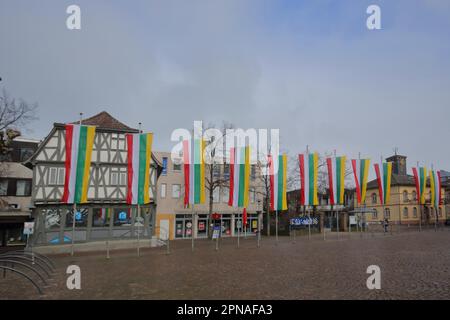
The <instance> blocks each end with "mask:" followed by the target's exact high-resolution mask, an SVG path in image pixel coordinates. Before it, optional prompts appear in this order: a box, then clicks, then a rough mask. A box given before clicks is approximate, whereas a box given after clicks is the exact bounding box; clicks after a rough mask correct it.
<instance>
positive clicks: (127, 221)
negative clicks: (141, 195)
mask: <svg viewBox="0 0 450 320" xmlns="http://www.w3.org/2000/svg"><path fill="white" fill-rule="evenodd" d="M131 217H132V208H114V226H129V225H131Z"/></svg>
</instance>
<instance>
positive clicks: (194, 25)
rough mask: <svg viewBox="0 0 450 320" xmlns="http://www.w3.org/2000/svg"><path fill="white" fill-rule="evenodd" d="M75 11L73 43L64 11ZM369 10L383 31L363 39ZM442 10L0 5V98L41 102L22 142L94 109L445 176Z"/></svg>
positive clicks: (414, 6) (266, 3)
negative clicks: (231, 129)
mask: <svg viewBox="0 0 450 320" xmlns="http://www.w3.org/2000/svg"><path fill="white" fill-rule="evenodd" d="M71 4H77V5H79V6H80V7H81V10H82V17H81V21H82V22H81V23H82V24H81V27H82V29H81V30H79V31H71V30H68V29H67V28H66V18H67V16H68V15H67V14H66V8H67V6H69V5H71ZM370 4H378V5H379V6H380V7H381V19H382V30H375V31H370V30H368V29H367V28H366V19H367V17H368V15H367V14H366V8H367V7H368V6H369V5H370ZM449 39H450V1H446V0H442V1H440V0H421V1H420V0H417V1H413V0H403V1H401V0H397V1H376V0H371V1H364V0H361V1H353V0H348V1H337V0H336V1H331V0H321V1H318V0H314V1H313V0H310V1H280V0H272V1H270V0H221V1H219V0H216V1H215V0H204V1H194V0H189V1H187V0H179V1H171V0H158V1H149V0H145V1H113V0H108V1H100V0H95V1H92V0H89V1H81V0H77V1H75V0H73V1H61V0H58V1H56V0H55V1H45V0H40V1H21V0H0V77H2V78H3V81H2V82H0V88H2V87H4V88H6V89H7V91H8V92H9V93H10V94H11V95H12V96H15V97H21V98H24V99H25V100H26V101H29V102H37V103H38V104H39V120H38V121H35V122H33V123H31V124H30V126H29V128H30V129H31V130H32V131H29V132H24V135H25V136H27V137H34V138H39V139H40V138H43V137H45V136H46V135H47V133H48V132H49V131H50V129H51V127H52V124H53V122H68V121H74V120H77V119H78V113H79V112H84V113H85V116H86V117H88V116H92V115H94V114H96V113H98V112H100V111H102V110H106V111H108V112H109V113H111V114H112V115H113V116H114V117H116V118H117V119H119V120H121V121H122V122H124V123H125V124H127V125H130V126H133V127H137V123H138V122H140V121H142V122H143V124H144V129H145V130H148V131H153V132H154V133H155V141H154V149H156V150H167V151H169V150H170V149H171V147H172V146H173V143H172V142H170V133H171V132H172V130H173V129H175V128H188V129H190V128H191V127H192V126H193V121H194V120H203V121H204V122H206V123H211V122H215V123H217V124H219V125H220V124H221V123H222V121H227V122H230V123H233V124H234V125H235V126H237V127H242V128H280V131H281V147H282V149H283V150H286V151H289V152H290V153H291V154H295V153H298V152H302V151H303V150H304V149H305V146H306V145H309V146H310V148H311V149H312V150H317V151H319V152H326V151H332V150H334V149H336V150H337V152H338V153H339V154H346V155H347V156H348V157H357V156H358V152H361V155H362V156H363V157H371V158H372V159H379V157H380V156H381V155H383V156H385V157H386V156H389V155H391V154H392V153H393V149H394V147H398V150H399V153H401V154H404V155H406V156H408V165H409V168H411V165H413V164H415V163H416V161H420V162H421V164H422V165H423V164H426V165H430V164H432V163H433V164H434V166H435V167H436V168H442V169H447V170H449V169H450V147H449V136H450V41H449Z"/></svg>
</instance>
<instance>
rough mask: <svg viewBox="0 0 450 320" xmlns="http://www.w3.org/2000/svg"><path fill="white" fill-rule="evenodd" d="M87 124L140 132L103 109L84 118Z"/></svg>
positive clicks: (101, 127)
mask: <svg viewBox="0 0 450 320" xmlns="http://www.w3.org/2000/svg"><path fill="white" fill-rule="evenodd" d="M78 122H79V121H74V122H71V123H78ZM82 123H83V124H85V125H90V126H97V127H98V128H99V129H110V130H120V131H127V132H139V130H138V129H134V128H131V127H129V126H127V125H126V124H124V123H122V122H120V121H119V120H117V119H116V118H114V117H113V116H111V115H110V114H109V113H108V112H106V111H102V112H100V113H99V114H96V115H95V116H92V117H90V118H87V119H83V121H82Z"/></svg>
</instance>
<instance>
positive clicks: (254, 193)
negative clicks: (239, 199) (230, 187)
mask: <svg viewBox="0 0 450 320" xmlns="http://www.w3.org/2000/svg"><path fill="white" fill-rule="evenodd" d="M249 196H250V203H255V199H256V192H255V189H254V188H252V189H250V195H249Z"/></svg>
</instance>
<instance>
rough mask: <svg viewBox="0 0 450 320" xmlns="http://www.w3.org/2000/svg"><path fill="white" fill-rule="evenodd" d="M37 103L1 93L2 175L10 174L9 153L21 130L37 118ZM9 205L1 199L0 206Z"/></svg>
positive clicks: (0, 154)
mask: <svg viewBox="0 0 450 320" xmlns="http://www.w3.org/2000/svg"><path fill="white" fill-rule="evenodd" d="M36 108H37V105H36V104H35V105H30V104H28V103H26V102H25V101H23V100H22V99H20V100H16V99H14V98H10V97H9V95H8V94H7V92H6V90H4V89H3V90H2V94H1V95H0V177H4V176H7V175H8V169H9V165H8V163H7V161H8V160H9V154H10V152H11V151H12V149H11V143H12V141H13V140H14V139H15V138H17V137H18V136H20V130H19V129H18V128H23V127H24V126H26V125H27V124H28V123H29V122H30V121H32V120H34V119H36V117H35V111H36ZM5 205H7V203H6V202H5V200H4V199H0V207H3V206H5Z"/></svg>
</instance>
